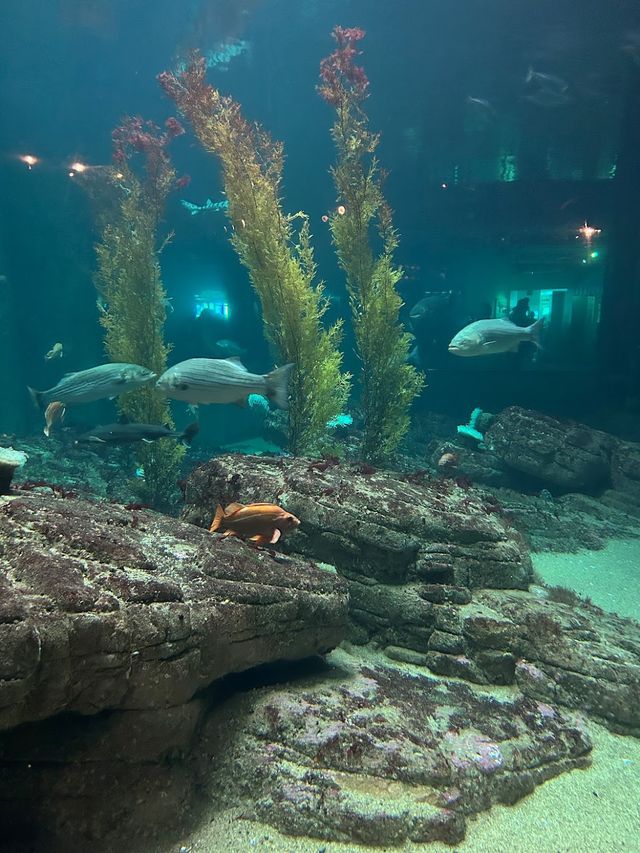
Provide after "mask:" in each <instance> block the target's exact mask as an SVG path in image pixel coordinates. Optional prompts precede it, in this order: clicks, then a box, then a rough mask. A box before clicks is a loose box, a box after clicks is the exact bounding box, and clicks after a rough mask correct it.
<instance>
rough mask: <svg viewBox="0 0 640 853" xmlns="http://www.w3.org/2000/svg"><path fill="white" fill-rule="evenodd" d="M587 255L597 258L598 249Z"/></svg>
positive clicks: (598, 255)
mask: <svg viewBox="0 0 640 853" xmlns="http://www.w3.org/2000/svg"><path fill="white" fill-rule="evenodd" d="M589 257H590V258H599V257H600V252H598V251H596V252H591V254H590V255H589Z"/></svg>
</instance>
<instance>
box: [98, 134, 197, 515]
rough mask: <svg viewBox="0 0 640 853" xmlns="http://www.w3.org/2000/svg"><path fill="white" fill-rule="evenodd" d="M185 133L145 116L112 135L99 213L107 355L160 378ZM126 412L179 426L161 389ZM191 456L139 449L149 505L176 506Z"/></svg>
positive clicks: (128, 400) (164, 446) (125, 403)
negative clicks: (173, 146) (175, 146)
mask: <svg viewBox="0 0 640 853" xmlns="http://www.w3.org/2000/svg"><path fill="white" fill-rule="evenodd" d="M182 133H184V130H183V128H182V126H181V125H180V123H179V122H178V121H177V120H176V119H175V118H170V119H168V120H167V122H166V123H165V127H164V130H161V129H160V128H159V127H158V126H156V125H155V124H153V123H152V122H148V121H147V122H145V121H143V120H142V119H141V118H139V117H129V118H126V119H124V121H123V122H122V124H121V125H120V126H119V127H117V128H116V129H115V130H114V131H113V134H112V139H113V166H111V167H109V168H108V169H107V170H103V171H102V175H101V177H102V178H103V179H105V178H106V182H107V185H108V187H109V188H110V190H111V192H104V191H103V192H102V193H99V194H98V196H97V197H98V199H103V203H102V205H101V207H100V208H99V212H98V218H99V225H100V239H99V241H98V244H97V246H96V253H97V261H98V265H97V272H96V275H95V284H96V287H97V290H98V294H99V299H98V305H99V308H100V323H101V325H102V326H103V327H104V330H105V340H104V344H105V349H106V352H107V355H108V357H109V358H110V359H111V360H112V361H123V362H132V363H134V364H141V365H143V366H145V367H148V368H149V369H151V370H153V371H154V373H156V374H158V375H160V374H161V373H162V372H163V371H164V370H165V369H166V366H167V356H168V354H169V351H170V349H171V348H170V346H168V345H167V344H166V343H165V340H164V324H165V320H166V301H167V295H166V292H165V289H164V286H163V283H162V277H161V270H160V263H159V254H160V252H161V251H162V248H163V247H164V246H165V245H166V243H167V242H168V240H169V239H170V235H168V236H166V237H165V238H164V240H163V241H162V243H161V245H159V230H160V224H161V221H162V217H163V214H164V209H165V203H166V200H167V196H168V195H169V193H170V192H171V190H172V189H174V188H179V187H181V186H184V185H185V183H186V182H187V181H188V179H187V178H180V179H177V180H176V172H175V170H174V168H173V166H172V165H171V161H170V159H169V156H168V153H167V146H168V144H169V142H170V141H171V139H173V138H174V137H176V136H179V135H180V134H182ZM138 154H139V155H141V159H142V168H140V167H139V163H138V160H139V159H140V158H137V157H136V155H138ZM104 183H105V182H104V180H102V184H103V189H104ZM88 186H89V187H90V188H91V183H89V184H88ZM94 195H95V194H94ZM118 408H119V410H120V414H121V416H123V417H124V418H126V419H128V420H130V421H133V422H142V423H156V424H164V425H165V426H169V427H173V421H172V418H171V412H170V410H169V406H168V403H167V401H166V400H165V399H163V398H162V397H161V396H159V395H158V394H157V393H155V391H154V389H153V386H146V387H144V388H141V389H139V390H136V391H133V392H131V393H129V394H123V395H122V396H120V397H119V398H118ZM184 453H185V448H184V446H183V445H181V444H179V443H177V442H176V441H175V440H173V439H161V440H160V441H157V442H155V443H153V444H142V443H140V444H139V445H138V446H137V447H136V450H135V461H136V464H137V467H138V469H139V473H140V474H142V476H141V477H138V478H137V481H136V485H137V488H138V491H139V492H140V493H141V498H142V499H143V500H144V501H145V502H147V503H150V504H152V505H154V506H158V507H166V506H168V505H169V504H170V503H171V502H172V500H173V498H174V497H175V493H176V482H177V481H178V479H179V476H180V474H179V471H180V463H181V460H182V458H183V456H184Z"/></svg>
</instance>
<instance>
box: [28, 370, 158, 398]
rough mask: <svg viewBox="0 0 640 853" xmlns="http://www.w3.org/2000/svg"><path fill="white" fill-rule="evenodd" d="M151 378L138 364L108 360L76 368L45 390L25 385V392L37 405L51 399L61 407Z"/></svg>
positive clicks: (114, 393) (122, 390) (130, 388)
mask: <svg viewBox="0 0 640 853" xmlns="http://www.w3.org/2000/svg"><path fill="white" fill-rule="evenodd" d="M155 378H156V374H155V373H153V372H152V371H151V370H148V369H147V368H146V367H141V366H140V365H139V364H126V363H125V362H112V363H111V364H100V365H98V367H90V368H89V369H88V370H80V371H78V373H67V375H66V376H63V377H62V379H61V380H60V382H58V384H57V385H55V386H54V387H53V388H49V390H48V391H36V390H35V389H34V388H29V393H30V394H31V398H32V400H33V401H34V403H35V404H36V405H37V406H39V407H42V406H48V405H49V403H52V402H53V401H54V400H57V401H58V402H60V403H63V404H64V405H65V406H74V405H76V404H77V403H90V402H92V401H93V400H103V399H105V398H106V397H117V396H118V395H119V394H124V393H125V392H126V391H133V390H134V389H135V388H139V387H140V386H141V385H146V384H147V382H151V381H153V380H154V379H155Z"/></svg>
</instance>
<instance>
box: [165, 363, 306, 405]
mask: <svg viewBox="0 0 640 853" xmlns="http://www.w3.org/2000/svg"><path fill="white" fill-rule="evenodd" d="M292 369H293V364H285V365H283V366H282V367H278V368H277V369H276V370H272V371H271V373H266V374H265V375H260V374H258V373H249V371H248V370H247V368H246V367H245V366H244V364H242V362H241V361H240V360H239V359H238V358H189V359H187V361H181V362H179V364H174V366H173V367H170V368H169V370H165V372H164V373H163V374H162V376H161V377H160V379H158V381H157V382H156V388H157V389H158V391H161V392H162V393H163V394H164V395H165V397H172V398H173V399H174V400H184V401H185V402H186V403H236V405H239V406H244V405H246V403H247V397H248V396H249V394H261V395H262V396H263V397H268V399H270V400H273V402H274V403H275V404H276V406H278V407H279V408H281V409H286V408H287V406H288V384H289V374H290V373H291V370H292Z"/></svg>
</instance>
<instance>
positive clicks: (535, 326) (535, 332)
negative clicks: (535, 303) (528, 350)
mask: <svg viewBox="0 0 640 853" xmlns="http://www.w3.org/2000/svg"><path fill="white" fill-rule="evenodd" d="M543 326H544V317H540V319H539V320H536V321H535V323H532V324H531V326H529V328H528V329H527V332H529V334H530V336H531V340H532V341H533V343H534V344H535V345H536V346H537V347H538V349H542V344H541V343H540V336H541V335H542V327H543Z"/></svg>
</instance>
